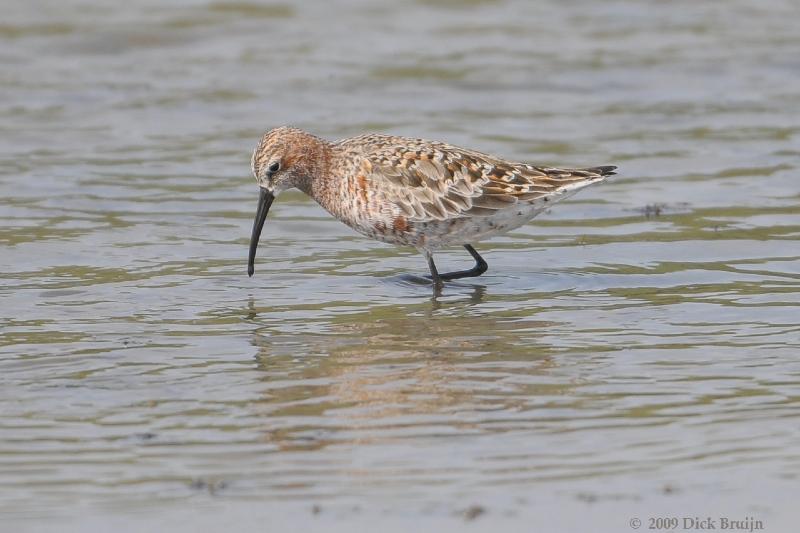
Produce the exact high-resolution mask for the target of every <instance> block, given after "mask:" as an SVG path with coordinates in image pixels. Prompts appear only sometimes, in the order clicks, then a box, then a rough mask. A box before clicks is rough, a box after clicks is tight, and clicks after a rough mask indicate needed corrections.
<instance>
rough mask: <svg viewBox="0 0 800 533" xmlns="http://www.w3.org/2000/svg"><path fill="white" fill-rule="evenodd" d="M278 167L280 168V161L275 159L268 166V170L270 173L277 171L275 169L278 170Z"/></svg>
mask: <svg viewBox="0 0 800 533" xmlns="http://www.w3.org/2000/svg"><path fill="white" fill-rule="evenodd" d="M280 169H281V163H280V161H275V162H274V163H272V164H271V165H270V166H269V171H270V173H271V174H272V173H275V172H277V171H279V170H280Z"/></svg>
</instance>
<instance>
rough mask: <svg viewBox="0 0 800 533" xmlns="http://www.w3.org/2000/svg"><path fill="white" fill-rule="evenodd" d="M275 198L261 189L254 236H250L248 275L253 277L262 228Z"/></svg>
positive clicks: (254, 224) (254, 223) (254, 222)
mask: <svg viewBox="0 0 800 533" xmlns="http://www.w3.org/2000/svg"><path fill="white" fill-rule="evenodd" d="M274 199H275V196H273V194H272V193H271V192H269V191H268V190H266V189H261V194H260V195H259V197H258V209H257V210H256V219H255V220H254V221H253V234H252V235H251V236H250V256H249V257H248V259H247V275H248V276H252V275H253V272H255V262H256V248H258V239H259V238H260V237H261V228H263V227H264V221H265V220H267V213H269V207H270V206H271V205H272V201H273V200H274Z"/></svg>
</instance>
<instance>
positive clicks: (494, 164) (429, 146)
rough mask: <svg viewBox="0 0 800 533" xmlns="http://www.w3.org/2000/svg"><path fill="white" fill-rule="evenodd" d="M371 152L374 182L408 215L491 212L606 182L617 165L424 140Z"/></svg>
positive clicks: (389, 140) (389, 141)
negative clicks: (579, 164) (559, 164)
mask: <svg viewBox="0 0 800 533" xmlns="http://www.w3.org/2000/svg"><path fill="white" fill-rule="evenodd" d="M379 141H381V142H378V143H376V144H374V145H373V146H374V149H373V150H371V151H370V153H368V154H364V155H365V156H366V161H365V163H366V164H365V166H366V168H365V170H366V171H367V174H368V179H369V180H370V187H374V188H375V189H378V190H380V191H381V192H382V193H383V195H385V196H386V197H387V198H389V199H390V200H391V201H392V202H393V203H395V204H396V205H397V206H398V207H399V208H400V209H401V211H402V212H403V214H404V215H405V216H406V217H407V218H408V219H409V220H431V219H435V220H444V219H447V218H453V217H460V216H467V217H481V216H491V215H493V214H495V213H496V212H497V211H498V210H500V209H504V208H507V207H510V206H512V205H513V204H516V203H518V202H533V201H536V200H540V199H545V200H547V199H550V198H552V197H556V196H559V195H562V194H564V193H566V192H569V191H573V190H577V189H579V188H581V187H584V186H586V185H589V184H591V183H594V182H597V181H602V180H603V179H604V178H605V177H606V176H609V175H611V174H613V173H614V172H613V170H614V169H615V168H616V167H612V166H606V167H595V168H586V169H562V168H550V167H538V166H531V165H525V164H520V163H510V162H506V161H503V160H501V159H498V158H496V157H493V156H489V155H486V154H482V153H480V152H474V151H470V150H464V149H461V148H457V147H455V146H450V145H447V144H442V143H433V142H430V141H424V140H421V139H406V138H394V137H385V138H381V139H379Z"/></svg>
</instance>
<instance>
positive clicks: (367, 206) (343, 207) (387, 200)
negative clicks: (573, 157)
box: [252, 127, 616, 257]
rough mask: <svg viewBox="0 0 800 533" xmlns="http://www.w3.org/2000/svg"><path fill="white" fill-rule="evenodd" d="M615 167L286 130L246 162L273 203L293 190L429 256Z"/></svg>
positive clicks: (522, 219) (538, 208) (369, 232)
mask: <svg viewBox="0 0 800 533" xmlns="http://www.w3.org/2000/svg"><path fill="white" fill-rule="evenodd" d="M270 165H272V166H273V167H276V166H277V167H279V170H277V171H275V172H270ZM615 168H616V167H613V166H602V167H594V168H584V169H562V168H552V167H542V166H533V165H527V164H523V163H515V162H510V161H505V160H503V159H500V158H498V157H495V156H491V155H488V154H483V153H481V152H476V151H473V150H466V149H463V148H459V147H456V146H452V145H449V144H445V143H441V142H435V141H427V140H423V139H414V138H406V137H395V136H389V135H379V134H368V135H361V136H358V137H353V138H349V139H343V140H340V141H336V142H330V141H326V140H324V139H321V138H319V137H316V136H314V135H311V134H309V133H306V132H304V131H302V130H299V129H296V128H287V127H281V128H276V129H273V130H271V131H269V132H267V133H266V134H265V135H264V136H263V137H262V139H261V141H260V142H259V144H258V146H257V147H256V149H255V151H254V153H253V158H252V170H253V174H254V175H255V177H256V180H257V181H258V183H259V185H260V186H261V187H262V188H265V189H267V190H269V191H271V192H272V193H273V194H274V195H275V196H277V195H278V194H279V193H280V192H281V191H283V190H285V189H288V188H292V187H297V188H298V189H300V190H302V191H303V192H305V193H306V194H308V195H309V196H311V197H312V198H314V199H315V200H316V201H317V202H318V203H319V204H320V205H321V206H322V207H323V208H325V209H326V210H327V211H328V212H330V213H331V214H332V215H333V216H335V217H336V218H338V219H339V220H341V221H342V222H344V223H345V224H347V225H348V226H350V227H352V228H353V229H355V230H356V231H358V232H360V233H362V234H364V235H366V236H367V237H371V238H374V239H378V240H381V241H384V242H388V243H393V244H399V245H408V246H414V247H416V248H417V249H419V250H420V251H422V252H423V253H425V254H426V255H427V256H429V257H430V254H431V252H432V251H433V250H436V249H438V248H442V247H444V246H449V245H453V244H467V243H470V242H475V241H478V240H482V239H486V238H488V237H492V236H494V235H497V234H502V233H505V232H507V231H510V230H512V229H514V228H517V227H519V226H521V225H523V224H525V223H526V222H527V221H528V220H530V219H532V218H533V217H535V216H536V215H537V214H539V213H540V212H542V211H543V210H544V209H546V208H547V207H548V206H549V205H551V204H553V203H555V202H556V201H559V200H562V199H564V198H566V197H567V196H570V195H571V194H573V193H574V192H576V191H578V190H579V189H581V188H583V187H585V186H587V185H591V184H593V183H597V182H600V181H602V180H603V179H605V177H606V176H609V175H611V174H613V170H614V169H615Z"/></svg>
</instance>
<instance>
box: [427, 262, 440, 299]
mask: <svg viewBox="0 0 800 533" xmlns="http://www.w3.org/2000/svg"><path fill="white" fill-rule="evenodd" d="M425 259H427V260H428V268H430V269H431V281H433V294H434V296H438V295H439V294H441V292H442V286H443V285H444V284H443V283H442V277H441V276H440V275H439V271H438V270H436V263H434V262H433V254H432V253H430V252H425Z"/></svg>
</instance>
